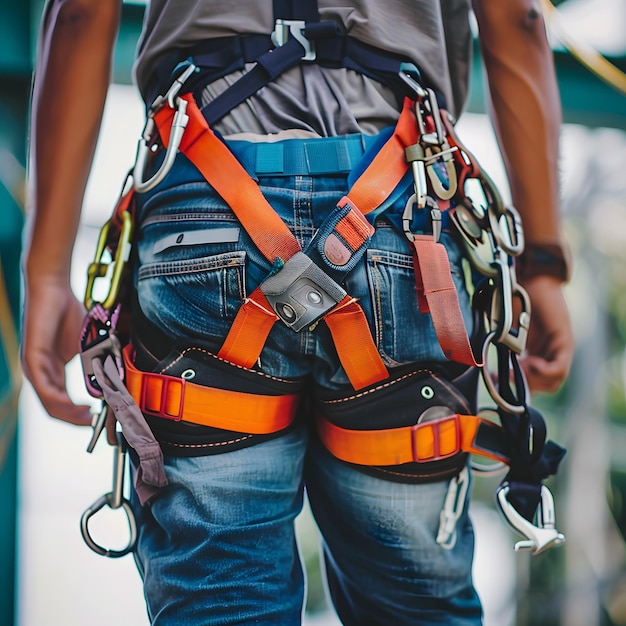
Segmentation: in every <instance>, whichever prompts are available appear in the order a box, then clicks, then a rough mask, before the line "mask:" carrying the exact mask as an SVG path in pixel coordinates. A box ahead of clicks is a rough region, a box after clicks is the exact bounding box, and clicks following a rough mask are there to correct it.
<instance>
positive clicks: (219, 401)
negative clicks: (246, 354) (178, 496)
mask: <svg viewBox="0 0 626 626" xmlns="http://www.w3.org/2000/svg"><path fill="white" fill-rule="evenodd" d="M123 354H124V366H125V368H126V378H125V383H126V387H127V388H128V392H129V393H130V395H131V396H132V397H133V399H134V400H135V402H136V403H137V405H138V406H139V408H140V409H141V410H142V411H143V412H144V413H147V414H148V415H155V416H157V417H161V418H164V419H169V420H172V421H183V422H190V423H192V424H200V425H202V426H213V427H214V428H223V429H224V430H232V431H235V432H245V433H250V434H254V435H266V434H270V433H275V432H278V431H280V430H283V429H284V428H287V426H289V424H291V422H292V421H293V419H294V417H295V415H296V410H297V408H298V401H299V397H300V396H299V394H288V395H283V396H266V395H260V394H252V393H243V392H240V391H228V390H226V389H216V388H214V387H205V386H203V385H197V384H194V383H192V382H189V381H187V380H185V379H183V378H178V377H176V376H167V375H165V374H153V373H150V372H142V371H140V370H138V369H137V368H136V367H135V366H134V365H133V363H132V346H130V345H128V346H126V347H125V348H124V351H123ZM233 407H237V410H236V411H233Z"/></svg>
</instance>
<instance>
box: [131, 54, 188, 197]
mask: <svg viewBox="0 0 626 626" xmlns="http://www.w3.org/2000/svg"><path fill="white" fill-rule="evenodd" d="M197 69H198V68H197V67H196V66H195V65H194V64H193V63H190V64H189V65H188V67H187V68H186V69H185V71H184V72H182V74H181V75H180V76H179V77H178V78H176V79H175V80H174V82H173V83H172V85H171V87H170V88H169V89H168V90H167V93H166V94H165V95H164V96H158V97H157V98H156V99H155V101H154V102H153V103H152V106H151V107H150V110H149V112H148V118H147V120H146V125H145V127H144V129H143V132H142V133H141V138H140V139H139V143H138V145H137V157H136V159H135V167H134V169H133V180H134V182H135V191H137V192H138V193H145V192H146V191H149V190H150V189H153V188H154V187H156V186H157V185H158V184H159V183H160V182H161V181H162V180H163V179H164V178H165V176H166V175H167V173H168V172H169V171H170V169H171V168H172V165H173V164H174V159H175V158H176V154H177V153H178V147H179V146H180V142H181V140H182V138H183V134H184V133H185V128H187V123H188V122H189V116H188V115H187V113H186V111H187V101H186V100H184V99H183V98H179V97H178V93H179V91H180V90H181V88H182V86H183V85H184V84H185V82H186V81H187V79H188V78H189V77H190V76H191V75H192V74H193V73H194V72H195V71H196V70H197ZM166 105H167V106H169V107H170V109H175V110H176V112H175V113H174V119H173V120H172V128H171V130H170V140H169V144H168V146H167V150H166V151H165V157H164V159H163V163H161V167H159V169H158V170H157V171H156V172H155V173H154V175H153V176H151V177H150V178H149V179H148V180H143V175H144V171H145V167H146V162H147V160H148V153H149V152H150V148H149V142H150V140H151V139H152V135H153V134H154V130H155V123H154V116H155V114H156V112H157V111H158V110H159V109H160V108H161V107H163V106H166Z"/></svg>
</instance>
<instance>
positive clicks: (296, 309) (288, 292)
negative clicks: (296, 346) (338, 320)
mask: <svg viewBox="0 0 626 626" xmlns="http://www.w3.org/2000/svg"><path fill="white" fill-rule="evenodd" d="M260 288H261V291H262V292H263V295H264V296H265V297H266V299H267V301H268V303H269V304H270V306H271V307H272V309H273V310H274V313H276V315H277V316H278V317H279V318H280V320H281V321H282V322H283V323H284V324H285V325H287V326H288V327H289V328H291V329H292V330H293V331H295V332H300V331H301V330H302V329H303V328H307V327H310V326H311V325H313V324H314V323H315V322H316V321H317V320H318V319H320V318H321V317H323V316H324V315H325V314H326V313H328V311H330V310H331V309H332V308H334V307H335V306H336V305H337V304H339V302H341V301H342V300H343V299H344V298H345V297H346V295H347V293H346V291H345V290H344V289H343V288H342V287H340V286H339V285H338V284H337V283H336V282H335V281H334V280H333V279H332V278H330V277H329V276H328V275H327V274H326V273H325V272H324V271H323V270H322V269H320V268H319V267H318V266H317V265H316V264H315V263H313V261H312V260H311V259H310V258H309V257H308V256H307V255H306V254H304V253H303V252H297V253H296V254H294V255H293V256H292V257H291V258H290V259H289V260H288V261H287V262H286V263H285V264H284V265H283V266H282V267H281V268H280V270H279V271H278V272H277V273H275V274H272V275H271V276H270V277H269V278H267V279H266V280H265V281H264V282H263V283H261V286H260Z"/></svg>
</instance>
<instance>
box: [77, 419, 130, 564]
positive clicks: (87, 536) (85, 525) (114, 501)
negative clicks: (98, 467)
mask: <svg viewBox="0 0 626 626" xmlns="http://www.w3.org/2000/svg"><path fill="white" fill-rule="evenodd" d="M102 415H103V414H101V417H102ZM100 421H101V418H100V419H98V420H96V421H95V424H97V425H98V426H99V425H100ZM94 428H95V426H94ZM94 434H95V433H94ZM116 437H117V444H116V445H115V446H114V457H113V487H112V489H111V491H110V492H109V493H106V494H104V495H103V496H100V498H98V499H97V500H96V501H95V502H94V503H93V504H92V505H91V506H89V507H88V508H87V509H86V510H85V512H84V513H83V514H82V516H81V518H80V530H81V533H82V536H83V539H84V540H85V543H86V544H87V546H89V548H91V549H92V550H93V551H94V552H96V553H97V554H100V555H101V556H107V557H110V558H119V557H121V556H124V555H126V554H128V553H129V552H132V550H133V549H134V547H135V543H136V541H137V522H136V520H135V515H134V513H133V510H132V507H131V505H130V502H129V501H128V500H127V499H126V498H125V497H124V472H125V470H126V443H125V441H124V438H123V437H122V434H121V433H120V432H117V433H116ZM94 443H95V442H93V441H90V444H89V445H90V448H91V449H92V450H93V444H94ZM105 506H108V507H109V508H110V509H120V508H121V509H123V511H124V512H125V513H126V518H127V521H128V529H129V533H130V537H129V540H128V543H127V545H126V547H125V548H122V549H121V550H114V549H108V548H104V547H103V546H101V545H100V544H99V543H98V542H96V541H95V540H94V538H93V537H92V536H91V533H90V531H89V521H90V519H91V518H92V517H93V516H94V515H95V514H96V513H98V511H100V510H102V509H103V508H104V507H105Z"/></svg>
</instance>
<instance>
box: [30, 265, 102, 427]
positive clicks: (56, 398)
mask: <svg viewBox="0 0 626 626" xmlns="http://www.w3.org/2000/svg"><path fill="white" fill-rule="evenodd" d="M84 316H85V310H84V308H83V306H82V304H81V303H80V302H79V301H78V300H77V299H76V298H75V297H74V295H73V293H72V291H71V289H70V287H69V285H67V284H63V283H61V282H59V281H55V280H53V279H50V278H47V279H46V278H43V277H41V278H38V279H37V280H35V281H27V289H26V306H25V316H24V324H23V341H22V367H23V370H24V374H25V376H26V378H28V380H29V381H30V382H31V383H32V385H33V387H34V388H35V391H36V392H37V395H38V396H39V399H40V400H41V402H42V404H43V406H44V408H45V409H46V411H48V413H49V414H50V415H52V416H53V417H56V418H59V419H61V420H64V421H66V422H70V423H71V424H78V425H85V426H87V425H89V424H90V423H91V414H90V412H89V407H88V406H77V405H75V404H74V403H73V402H72V400H71V399H70V397H69V395H68V393H67V390H66V387H65V364H66V363H67V362H68V361H69V360H70V359H71V358H72V357H74V356H75V355H76V354H77V352H78V348H79V340H80V329H81V326H82V323H83V319H84Z"/></svg>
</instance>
